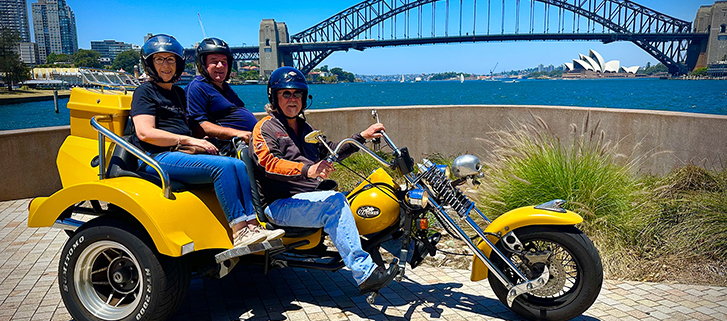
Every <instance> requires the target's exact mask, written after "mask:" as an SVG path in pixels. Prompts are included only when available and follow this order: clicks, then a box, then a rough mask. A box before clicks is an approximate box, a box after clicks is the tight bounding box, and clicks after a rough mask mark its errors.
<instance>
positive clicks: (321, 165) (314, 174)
mask: <svg viewBox="0 0 727 321" xmlns="http://www.w3.org/2000/svg"><path fill="white" fill-rule="evenodd" d="M334 170H336V169H335V168H333V164H331V163H330V162H329V161H325V160H322V161H320V162H318V163H316V164H315V165H313V166H311V167H309V168H308V178H319V177H320V178H323V179H326V178H328V176H330V175H331V173H332V172H333V171H334Z"/></svg>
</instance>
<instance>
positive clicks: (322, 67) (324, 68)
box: [320, 65, 328, 72]
mask: <svg viewBox="0 0 727 321" xmlns="http://www.w3.org/2000/svg"><path fill="white" fill-rule="evenodd" d="M320 70H321V71H323V72H328V65H323V66H321V69H320Z"/></svg>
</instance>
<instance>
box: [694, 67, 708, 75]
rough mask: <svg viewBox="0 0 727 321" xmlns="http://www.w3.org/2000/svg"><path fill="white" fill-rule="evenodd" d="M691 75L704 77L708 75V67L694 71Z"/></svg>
mask: <svg viewBox="0 0 727 321" xmlns="http://www.w3.org/2000/svg"><path fill="white" fill-rule="evenodd" d="M691 74H692V76H697V77H704V76H706V75H707V67H702V68H697V69H694V70H693V71H692V72H691Z"/></svg>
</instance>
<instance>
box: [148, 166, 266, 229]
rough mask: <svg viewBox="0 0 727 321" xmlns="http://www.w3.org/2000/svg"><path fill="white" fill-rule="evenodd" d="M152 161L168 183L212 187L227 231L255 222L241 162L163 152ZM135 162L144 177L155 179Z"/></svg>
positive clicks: (250, 195) (247, 179)
mask: <svg viewBox="0 0 727 321" xmlns="http://www.w3.org/2000/svg"><path fill="white" fill-rule="evenodd" d="M152 157H153V158H154V159H155V160H156V161H157V162H158V163H159V165H160V166H161V167H162V169H164V170H165V171H166V172H167V174H169V178H170V179H173V180H175V181H179V182H182V183H184V184H209V183H214V187H215V194H217V199H218V200H219V202H220V206H221V207H222V211H224V212H225V216H226V217H227V221H228V222H229V223H230V227H232V226H234V225H235V224H237V223H240V222H244V221H248V220H253V219H255V217H256V216H255V207H253V205H252V192H251V190H250V179H249V178H248V176H247V167H246V166H245V162H243V161H241V160H239V159H236V158H232V157H224V156H216V155H205V154H196V155H190V154H186V153H182V152H163V153H159V154H154V155H152ZM139 162H140V166H142V168H144V170H145V171H146V172H147V173H150V174H154V175H157V172H156V171H155V170H154V169H153V168H151V167H150V166H145V163H142V162H141V161H139Z"/></svg>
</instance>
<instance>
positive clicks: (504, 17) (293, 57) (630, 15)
mask: <svg viewBox="0 0 727 321" xmlns="http://www.w3.org/2000/svg"><path fill="white" fill-rule="evenodd" d="M708 35H709V34H708V33H707V32H706V31H704V30H702V31H698V30H692V23H691V22H689V21H684V20H680V19H677V18H674V17H671V16H669V15H666V14H663V13H661V12H659V11H657V10H655V9H652V8H647V7H645V6H643V5H640V4H638V3H635V2H632V1H628V0H479V1H478V0H366V1H362V2H361V3H358V4H356V5H354V6H351V7H349V8H347V9H345V10H343V11H341V12H339V13H337V14H335V15H333V16H331V17H330V18H328V19H326V20H324V21H321V22H320V23H318V24H316V25H314V26H311V27H310V28H308V29H306V30H303V31H300V32H298V33H296V34H292V35H289V34H288V30H287V27H286V25H285V23H283V22H276V21H274V20H272V19H265V20H263V21H262V22H261V24H260V42H259V45H258V46H244V47H234V48H231V49H232V52H233V55H234V57H235V59H236V60H258V59H259V60H260V68H261V76H263V75H269V74H270V72H272V70H274V69H275V68H277V67H280V66H283V65H285V66H295V67H297V68H298V69H300V70H301V71H303V72H304V73H308V72H309V71H311V70H312V69H313V68H315V66H316V65H318V64H319V63H321V62H322V61H323V60H324V59H325V58H326V57H328V56H330V55H331V54H332V53H334V52H336V51H348V50H350V49H354V50H364V49H367V48H374V47H390V46H409V45H424V44H439V43H473V42H503V41H601V42H603V43H610V42H614V41H630V42H632V43H634V44H635V45H636V46H638V47H639V48H641V49H643V50H644V51H646V52H647V53H649V54H650V55H652V56H653V57H654V58H655V59H656V60H658V61H659V62H661V63H662V64H664V65H665V66H666V67H667V68H669V72H670V73H671V74H684V73H686V72H688V71H689V70H691V69H692V68H693V67H694V65H695V63H696V60H697V57H698V56H699V54H700V51H703V50H704V49H703V48H704V47H705V44H706V42H707V39H708ZM185 55H186V56H188V57H187V58H192V56H193V55H194V52H193V50H191V49H188V50H187V51H185Z"/></svg>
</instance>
